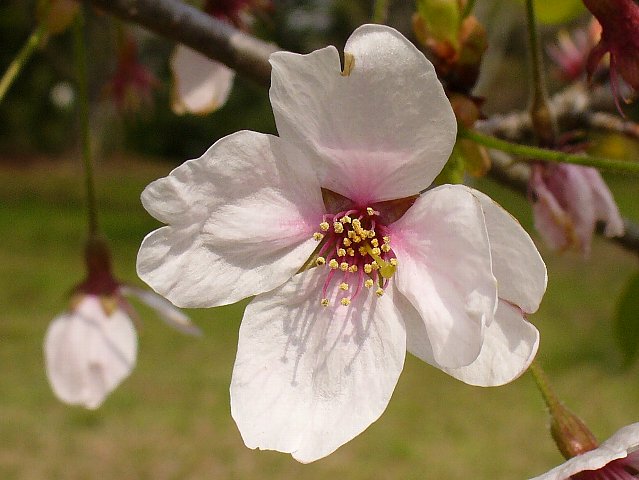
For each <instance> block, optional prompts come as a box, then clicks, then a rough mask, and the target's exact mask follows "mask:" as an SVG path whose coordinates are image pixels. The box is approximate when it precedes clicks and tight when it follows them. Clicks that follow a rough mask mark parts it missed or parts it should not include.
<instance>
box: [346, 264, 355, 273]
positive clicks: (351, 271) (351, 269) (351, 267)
mask: <svg viewBox="0 0 639 480" xmlns="http://www.w3.org/2000/svg"><path fill="white" fill-rule="evenodd" d="M348 271H349V272H350V273H355V272H356V271H357V265H351V266H350V267H348Z"/></svg>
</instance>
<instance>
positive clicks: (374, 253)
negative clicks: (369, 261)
mask: <svg viewBox="0 0 639 480" xmlns="http://www.w3.org/2000/svg"><path fill="white" fill-rule="evenodd" d="M381 254H382V251H381V250H380V249H379V248H377V247H375V248H373V249H372V250H371V256H373V257H374V256H378V257H379V256H380V255H381Z"/></svg>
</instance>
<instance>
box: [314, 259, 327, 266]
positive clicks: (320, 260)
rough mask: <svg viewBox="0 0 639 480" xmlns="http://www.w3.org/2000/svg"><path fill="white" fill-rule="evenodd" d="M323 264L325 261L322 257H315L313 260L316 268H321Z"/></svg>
mask: <svg viewBox="0 0 639 480" xmlns="http://www.w3.org/2000/svg"><path fill="white" fill-rule="evenodd" d="M325 263H326V259H325V258H324V257H317V258H316V259H315V265H317V266H318V267H321V266H322V265H324V264H325Z"/></svg>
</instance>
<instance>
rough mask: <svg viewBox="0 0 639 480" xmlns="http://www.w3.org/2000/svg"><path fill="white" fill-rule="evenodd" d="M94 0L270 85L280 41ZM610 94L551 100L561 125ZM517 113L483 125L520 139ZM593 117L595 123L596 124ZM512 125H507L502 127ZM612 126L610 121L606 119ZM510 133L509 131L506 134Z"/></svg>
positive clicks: (523, 178) (580, 91)
mask: <svg viewBox="0 0 639 480" xmlns="http://www.w3.org/2000/svg"><path fill="white" fill-rule="evenodd" d="M89 2H90V3H91V4H93V5H94V6H96V7H98V8H100V9H101V10H104V11H106V12H108V13H110V14H112V15H114V16H116V17H119V18H121V19H122V20H126V21H129V22H133V23H136V24H138V25H142V26H144V27H146V28H148V29H149V30H151V31H152V32H155V33H157V34H159V35H161V36H163V37H167V38H170V39H172V40H175V41H176V42H180V43H183V44H185V45H187V46H189V47H191V48H193V49H194V50H197V51H199V52H200V53H202V54H203V55H205V56H207V57H209V58H211V59H213V60H217V61H219V62H222V63H224V64H226V65H227V66H229V67H230V68H233V69H234V70H236V71H237V72H239V73H240V74H242V75H244V76H246V77H248V78H250V79H252V80H254V81H256V82H257V83H260V84H262V85H264V86H268V85H269V84H270V74H271V73H270V72H271V65H270V64H269V63H268V57H269V55H270V54H271V53H272V52H274V51H276V50H278V48H277V46H276V45H273V44H271V43H266V42H264V41H262V40H259V39H257V38H255V37H253V36H251V35H248V34H246V33H243V32H240V31H238V30H236V29H234V28H233V27H231V26H229V25H227V24H225V23H223V22H220V21H218V20H216V19H215V18H213V17H211V16H209V15H207V14H205V13H203V12H201V11H199V10H197V9H196V8H194V7H191V6H189V5H186V4H184V3H182V2H180V1H179V0H89ZM608 97H609V96H608V95H605V94H602V92H595V95H594V96H592V95H588V94H587V92H585V89H584V88H583V87H581V86H579V85H577V86H573V87H570V88H568V89H566V90H565V91H564V92H562V93H561V94H559V95H555V96H554V97H553V99H552V101H551V104H552V105H553V108H555V109H557V110H558V111H557V112H556V113H557V117H558V120H559V122H560V125H565V124H566V123H565V122H570V121H574V120H575V119H580V118H582V117H583V116H584V114H585V113H586V112H590V111H591V110H592V109H593V108H594V107H600V106H602V105H605V104H607V102H608ZM526 117H528V120H526V119H524V118H523V115H522V114H520V113H519V112H516V113H514V114H511V115H508V116H499V117H495V118H494V119H491V120H488V121H485V122H482V123H481V124H480V125H479V129H480V130H482V131H484V132H486V133H492V134H495V135H497V136H501V137H502V138H508V139H510V140H516V141H522V138H521V137H522V136H523V135H524V134H522V133H521V132H525V131H526V122H528V127H527V128H528V130H529V129H530V126H529V122H530V120H529V118H530V117H529V116H528V115H527V114H526ZM596 123H597V122H595V121H593V122H592V126H593V127H594V126H596ZM508 124H509V125H510V127H509V128H506V129H504V127H503V126H504V125H508ZM608 124H609V125H610V123H608ZM506 131H508V132H510V134H505V132H506ZM513 137H517V138H513ZM491 154H492V157H493V166H492V168H491V170H490V172H489V175H490V176H491V177H492V178H494V179H495V180H497V181H498V182H500V183H503V184H506V185H508V186H510V187H512V188H514V189H515V190H516V191H518V192H520V193H523V194H526V189H527V184H528V176H529V174H530V171H529V169H528V168H527V166H526V165H521V164H518V163H514V162H513V161H512V159H511V158H510V157H509V156H508V155H505V154H503V153H499V152H491ZM625 224H626V233H625V235H624V236H623V237H618V238H613V239H611V240H613V241H614V242H616V243H618V244H619V245H621V246H623V247H624V248H626V249H628V250H630V251H633V252H634V253H639V226H638V225H636V224H635V223H633V222H631V221H630V220H628V219H625Z"/></svg>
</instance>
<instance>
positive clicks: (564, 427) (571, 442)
mask: <svg viewBox="0 0 639 480" xmlns="http://www.w3.org/2000/svg"><path fill="white" fill-rule="evenodd" d="M550 417H551V419H550V433H551V435H552V438H553V439H554V440H555V443H556V444H557V448H559V451H560V452H561V454H562V455H563V456H564V458H565V459H566V460H568V459H569V458H572V457H576V456H577V455H581V454H582V453H585V452H589V451H590V450H594V449H595V448H597V447H598V443H597V439H596V438H595V436H594V435H593V434H592V432H591V431H590V429H589V428H588V427H587V426H586V424H585V423H584V422H583V421H582V420H581V419H580V418H579V417H578V416H577V415H575V414H574V413H572V412H571V411H570V410H568V409H567V408H566V407H565V406H564V405H563V404H562V403H561V402H558V403H556V404H554V405H553V406H552V407H551V408H550Z"/></svg>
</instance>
